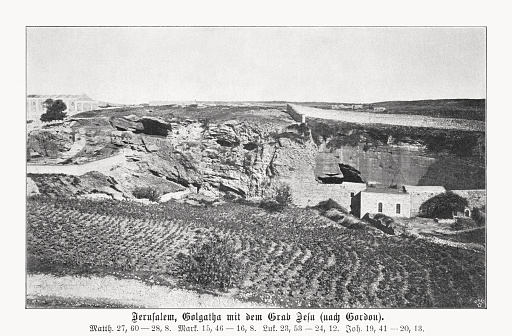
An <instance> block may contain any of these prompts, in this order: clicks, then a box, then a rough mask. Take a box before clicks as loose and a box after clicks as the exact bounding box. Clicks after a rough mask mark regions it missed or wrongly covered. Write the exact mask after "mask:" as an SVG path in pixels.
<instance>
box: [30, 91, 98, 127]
mask: <svg viewBox="0 0 512 336" xmlns="http://www.w3.org/2000/svg"><path fill="white" fill-rule="evenodd" d="M47 99H53V100H59V99H60V100H62V101H63V102H64V104H66V107H67V109H66V110H65V111H64V112H66V113H67V114H68V115H73V114H76V113H80V112H86V111H92V110H96V109H98V104H99V102H97V101H95V100H92V99H91V98H90V97H89V96H87V95H86V94H82V95H35V94H32V95H28V96H27V120H34V121H39V118H40V117H41V115H42V114H43V113H45V112H46V109H45V107H44V105H43V103H44V102H45V101H46V100H47Z"/></svg>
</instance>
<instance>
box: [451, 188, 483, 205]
mask: <svg viewBox="0 0 512 336" xmlns="http://www.w3.org/2000/svg"><path fill="white" fill-rule="evenodd" d="M452 191H453V193H455V194H457V195H459V196H461V197H464V198H465V199H467V200H468V207H469V208H470V209H472V208H473V207H475V208H483V207H485V206H486V203H487V200H486V198H487V191H486V190H485V189H478V190H452Z"/></svg>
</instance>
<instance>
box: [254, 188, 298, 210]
mask: <svg viewBox="0 0 512 336" xmlns="http://www.w3.org/2000/svg"><path fill="white" fill-rule="evenodd" d="M291 203H292V193H291V189H290V186H289V185H288V184H286V183H282V184H280V185H278V186H277V188H276V190H275V193H274V194H273V195H272V196H271V197H270V198H266V199H264V200H262V201H261V202H260V208H262V209H265V210H267V211H269V212H277V211H281V210H283V209H284V208H286V207H287V206H289V205H290V204H291Z"/></svg>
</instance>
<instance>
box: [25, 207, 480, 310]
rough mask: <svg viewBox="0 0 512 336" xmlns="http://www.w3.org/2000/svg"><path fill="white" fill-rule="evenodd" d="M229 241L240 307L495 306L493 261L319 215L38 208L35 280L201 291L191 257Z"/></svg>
mask: <svg viewBox="0 0 512 336" xmlns="http://www.w3.org/2000/svg"><path fill="white" fill-rule="evenodd" d="M219 239H220V241H225V242H226V243H227V244H228V245H229V246H234V249H233V252H232V254H233V255H229V254H228V255H225V256H224V258H228V259H229V258H231V257H234V258H235V259H234V260H238V261H240V263H242V264H243V267H244V272H242V273H238V274H241V275H240V276H239V277H237V278H236V281H235V282H234V285H235V290H234V291H232V292H233V293H234V294H233V295H234V296H235V298H237V299H242V300H246V301H254V302H263V303H266V304H275V305H278V306H282V307H290V308H315V307H317V308H318V307H325V308H342V307H353V308H355V307H389V308H391V307H396V308H406V307H417V308H419V307H425V308H426V307H438V308H461V307H465V308H469V307H477V303H478V302H483V301H484V300H485V255H484V254H481V253H477V252H473V251H470V250H464V249H460V248H453V247H449V246H444V245H436V244H433V243H430V242H427V241H424V240H422V239H417V238H409V237H407V236H386V235H384V234H382V233H380V232H378V231H374V230H373V229H371V228H366V229H362V230H352V229H346V228H343V227H341V226H338V225H335V224H334V222H331V221H330V220H327V219H326V218H324V217H321V216H319V215H317V214H316V213H315V212H314V211H313V210H310V209H299V208H289V209H287V210H285V211H284V212H282V213H277V214H276V213H268V212H266V211H264V210H262V209H258V208H254V207H252V206H248V205H241V204H235V203H227V204H221V205H218V206H208V205H200V206H192V205H187V204H178V203H175V202H168V203H164V204H160V205H149V206H145V205H140V204H136V203H132V202H119V201H113V200H112V201H102V202H98V201H91V200H80V199H66V198H61V199H51V198H46V197H32V198H29V199H28V205H27V270H28V272H29V273H34V272H44V273H53V274H57V275H69V274H100V275H106V274H110V275H115V276H118V277H123V278H139V279H144V280H145V281H146V282H149V283H153V284H161V285H162V284H163V285H165V284H166V283H170V282H173V283H174V282H175V280H176V279H178V280H179V279H181V281H179V285H180V286H182V287H183V288H196V289H198V285H197V284H195V283H193V282H191V281H190V279H191V278H187V277H180V276H179V273H177V269H178V266H179V263H180V255H182V254H183V253H184V254H187V253H190V252H191V251H193V250H194V249H196V248H197V246H198V244H199V245H200V244H203V243H208V242H211V241H219ZM196 271H198V270H196ZM229 271H230V270H229V269H225V268H223V269H220V268H213V269H212V270H211V271H210V272H213V273H212V275H211V276H222V274H218V273H221V272H229Z"/></svg>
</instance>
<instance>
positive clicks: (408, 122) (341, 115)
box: [290, 104, 485, 132]
mask: <svg viewBox="0 0 512 336" xmlns="http://www.w3.org/2000/svg"><path fill="white" fill-rule="evenodd" d="M290 105H291V106H292V107H293V109H294V110H295V111H296V112H297V113H300V114H303V115H305V116H306V122H307V118H319V119H329V120H339V121H345V122H352V123H358V124H386V125H399V126H413V127H430V128H442V129H459V130H465V131H480V132H483V131H485V122H483V121H476V120H465V119H452V118H433V117H427V116H421V115H408V114H380V113H369V112H353V111H336V110H323V109H318V108H313V107H308V106H301V105H295V104H293V105H292V104H290Z"/></svg>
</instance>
